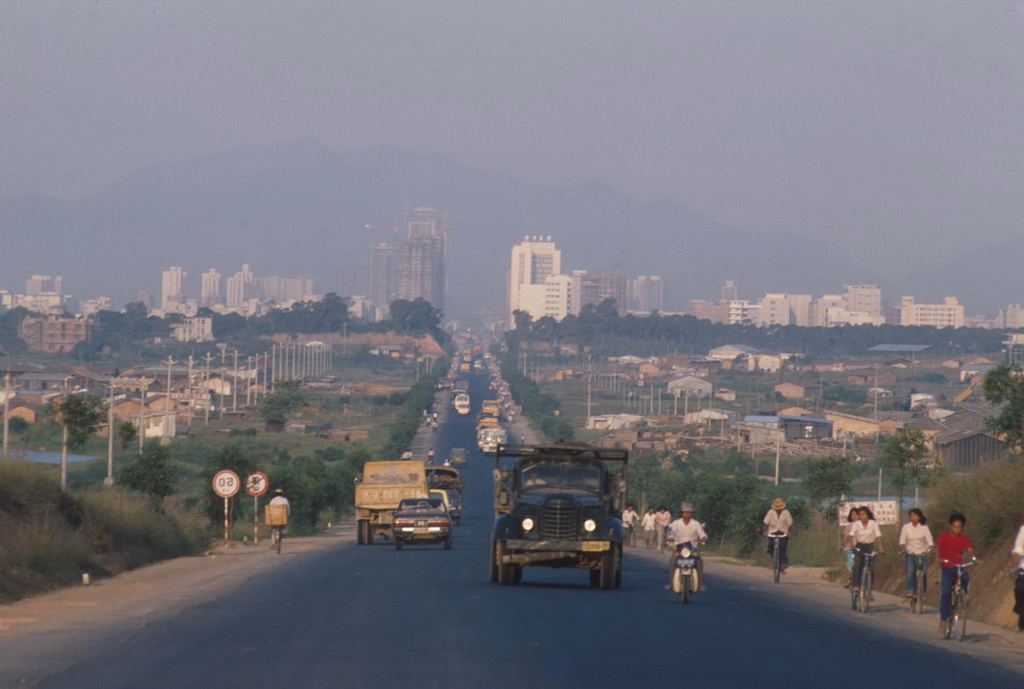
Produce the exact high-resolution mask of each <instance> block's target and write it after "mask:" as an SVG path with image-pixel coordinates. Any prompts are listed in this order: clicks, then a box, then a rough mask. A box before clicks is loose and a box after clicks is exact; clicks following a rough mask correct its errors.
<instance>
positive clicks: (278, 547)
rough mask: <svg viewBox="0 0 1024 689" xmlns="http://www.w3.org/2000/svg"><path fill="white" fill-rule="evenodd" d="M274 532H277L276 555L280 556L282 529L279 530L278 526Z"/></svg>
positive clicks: (282, 538)
mask: <svg viewBox="0 0 1024 689" xmlns="http://www.w3.org/2000/svg"><path fill="white" fill-rule="evenodd" d="M275 531H276V532H277V544H276V545H277V554H278V555H280V554H281V541H283V540H284V533H283V532H282V529H281V527H280V526H278V527H277V528H276V529H275Z"/></svg>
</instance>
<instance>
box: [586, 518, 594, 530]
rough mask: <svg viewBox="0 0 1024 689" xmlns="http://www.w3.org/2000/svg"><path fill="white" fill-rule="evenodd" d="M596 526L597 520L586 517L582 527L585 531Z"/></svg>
mask: <svg viewBox="0 0 1024 689" xmlns="http://www.w3.org/2000/svg"><path fill="white" fill-rule="evenodd" d="M596 528H597V522H595V521H594V520H593V519H588V520H587V521H585V522H583V529H584V530H585V531H593V530H594V529H596Z"/></svg>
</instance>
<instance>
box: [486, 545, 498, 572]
mask: <svg viewBox="0 0 1024 689" xmlns="http://www.w3.org/2000/svg"><path fill="white" fill-rule="evenodd" d="M490 554H491V562H490V565H489V566H488V567H487V578H488V579H489V580H490V581H497V580H498V560H497V555H496V554H495V552H494V539H491V549H490Z"/></svg>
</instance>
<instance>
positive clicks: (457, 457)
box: [448, 447, 469, 466]
mask: <svg viewBox="0 0 1024 689" xmlns="http://www.w3.org/2000/svg"><path fill="white" fill-rule="evenodd" d="M448 461H449V462H450V463H451V464H452V465H453V466H461V465H463V464H467V463H469V453H468V452H466V450H465V449H464V448H461V447H453V448H452V451H451V452H449V453H448Z"/></svg>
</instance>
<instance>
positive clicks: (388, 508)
mask: <svg viewBox="0 0 1024 689" xmlns="http://www.w3.org/2000/svg"><path fill="white" fill-rule="evenodd" d="M426 494H427V473H426V470H425V467H424V466H423V462H422V461H415V460H406V461H396V462H367V463H366V465H365V466H364V467H363V473H362V475H361V476H360V477H359V478H357V479H356V496H355V507H356V543H358V544H359V545H369V544H371V543H373V541H374V539H375V538H376V537H377V536H378V535H384V536H389V537H393V535H394V534H393V530H392V524H391V516H392V513H393V512H394V510H395V508H396V507H398V505H399V503H400V502H401V501H402V500H403V499H405V498H420V497H422V496H424V495H426Z"/></svg>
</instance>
